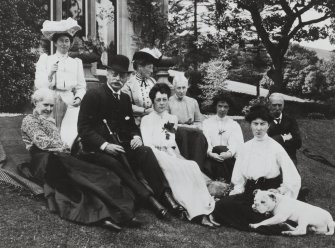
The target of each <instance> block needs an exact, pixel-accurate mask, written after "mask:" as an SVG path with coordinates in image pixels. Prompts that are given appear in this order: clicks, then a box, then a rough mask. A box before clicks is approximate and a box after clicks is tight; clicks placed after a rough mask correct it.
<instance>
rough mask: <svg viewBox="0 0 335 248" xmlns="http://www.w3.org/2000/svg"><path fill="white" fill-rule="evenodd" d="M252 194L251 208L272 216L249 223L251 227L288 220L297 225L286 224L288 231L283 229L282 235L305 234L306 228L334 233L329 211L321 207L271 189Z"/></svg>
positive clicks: (328, 233) (256, 191) (317, 231)
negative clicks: (253, 196) (258, 221)
mask: <svg viewBox="0 0 335 248" xmlns="http://www.w3.org/2000/svg"><path fill="white" fill-rule="evenodd" d="M254 195H255V198H254V204H253V205H252V208H253V210H254V211H256V212H259V213H261V214H265V213H270V214H272V215H273V216H272V217H270V218H269V219H266V220H264V221H262V222H260V223H256V224H250V227H251V228H258V227H259V226H269V225H275V224H281V223H284V222H285V221H287V220H290V221H293V222H296V223H297V224H298V225H297V227H292V226H290V225H288V224H286V225H287V226H288V228H289V231H283V232H282V234H284V235H289V236H291V235H292V236H297V235H305V234H306V233H307V230H308V231H312V232H314V233H317V234H325V235H333V234H334V226H335V223H334V220H333V218H332V216H331V215H330V213H329V212H328V211H326V210H324V209H322V208H319V207H316V206H313V205H310V204H308V203H305V202H302V201H299V200H296V199H292V198H290V197H287V196H284V195H281V194H278V193H274V192H271V191H262V190H255V191H254Z"/></svg>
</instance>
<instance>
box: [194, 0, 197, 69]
mask: <svg viewBox="0 0 335 248" xmlns="http://www.w3.org/2000/svg"><path fill="white" fill-rule="evenodd" d="M193 4H194V44H193V45H194V54H197V44H196V43H197V42H198V0H194V3H193ZM194 68H195V70H198V61H197V60H195V61H194Z"/></svg>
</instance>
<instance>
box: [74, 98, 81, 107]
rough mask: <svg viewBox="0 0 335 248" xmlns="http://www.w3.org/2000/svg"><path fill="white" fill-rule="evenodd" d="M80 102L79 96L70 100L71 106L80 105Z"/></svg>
mask: <svg viewBox="0 0 335 248" xmlns="http://www.w3.org/2000/svg"><path fill="white" fill-rule="evenodd" d="M80 103H81V100H80V98H79V97H77V98H75V99H74V100H73V102H72V106H73V107H78V106H79V105H80Z"/></svg>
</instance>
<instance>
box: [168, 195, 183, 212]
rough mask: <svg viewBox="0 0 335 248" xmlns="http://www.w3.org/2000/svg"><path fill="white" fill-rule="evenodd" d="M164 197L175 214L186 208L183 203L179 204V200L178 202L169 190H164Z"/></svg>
mask: <svg viewBox="0 0 335 248" xmlns="http://www.w3.org/2000/svg"><path fill="white" fill-rule="evenodd" d="M163 199H164V201H165V202H166V204H167V205H168V206H169V207H170V208H171V209H172V211H173V212H174V213H175V214H179V213H181V212H182V211H184V210H185V209H184V208H183V207H182V206H181V205H179V204H178V202H176V200H175V199H174V198H173V196H172V195H171V193H170V192H169V191H165V192H164V195H163Z"/></svg>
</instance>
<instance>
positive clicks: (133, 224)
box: [124, 217, 143, 228]
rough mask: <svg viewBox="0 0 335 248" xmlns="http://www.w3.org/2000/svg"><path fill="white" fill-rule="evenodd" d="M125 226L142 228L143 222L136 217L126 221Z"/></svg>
mask: <svg viewBox="0 0 335 248" xmlns="http://www.w3.org/2000/svg"><path fill="white" fill-rule="evenodd" d="M124 226H126V227H129V228H140V227H141V226H143V222H142V221H141V220H139V219H137V218H136V217H134V218H132V219H131V220H130V221H128V222H126V223H125V224H124Z"/></svg>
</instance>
